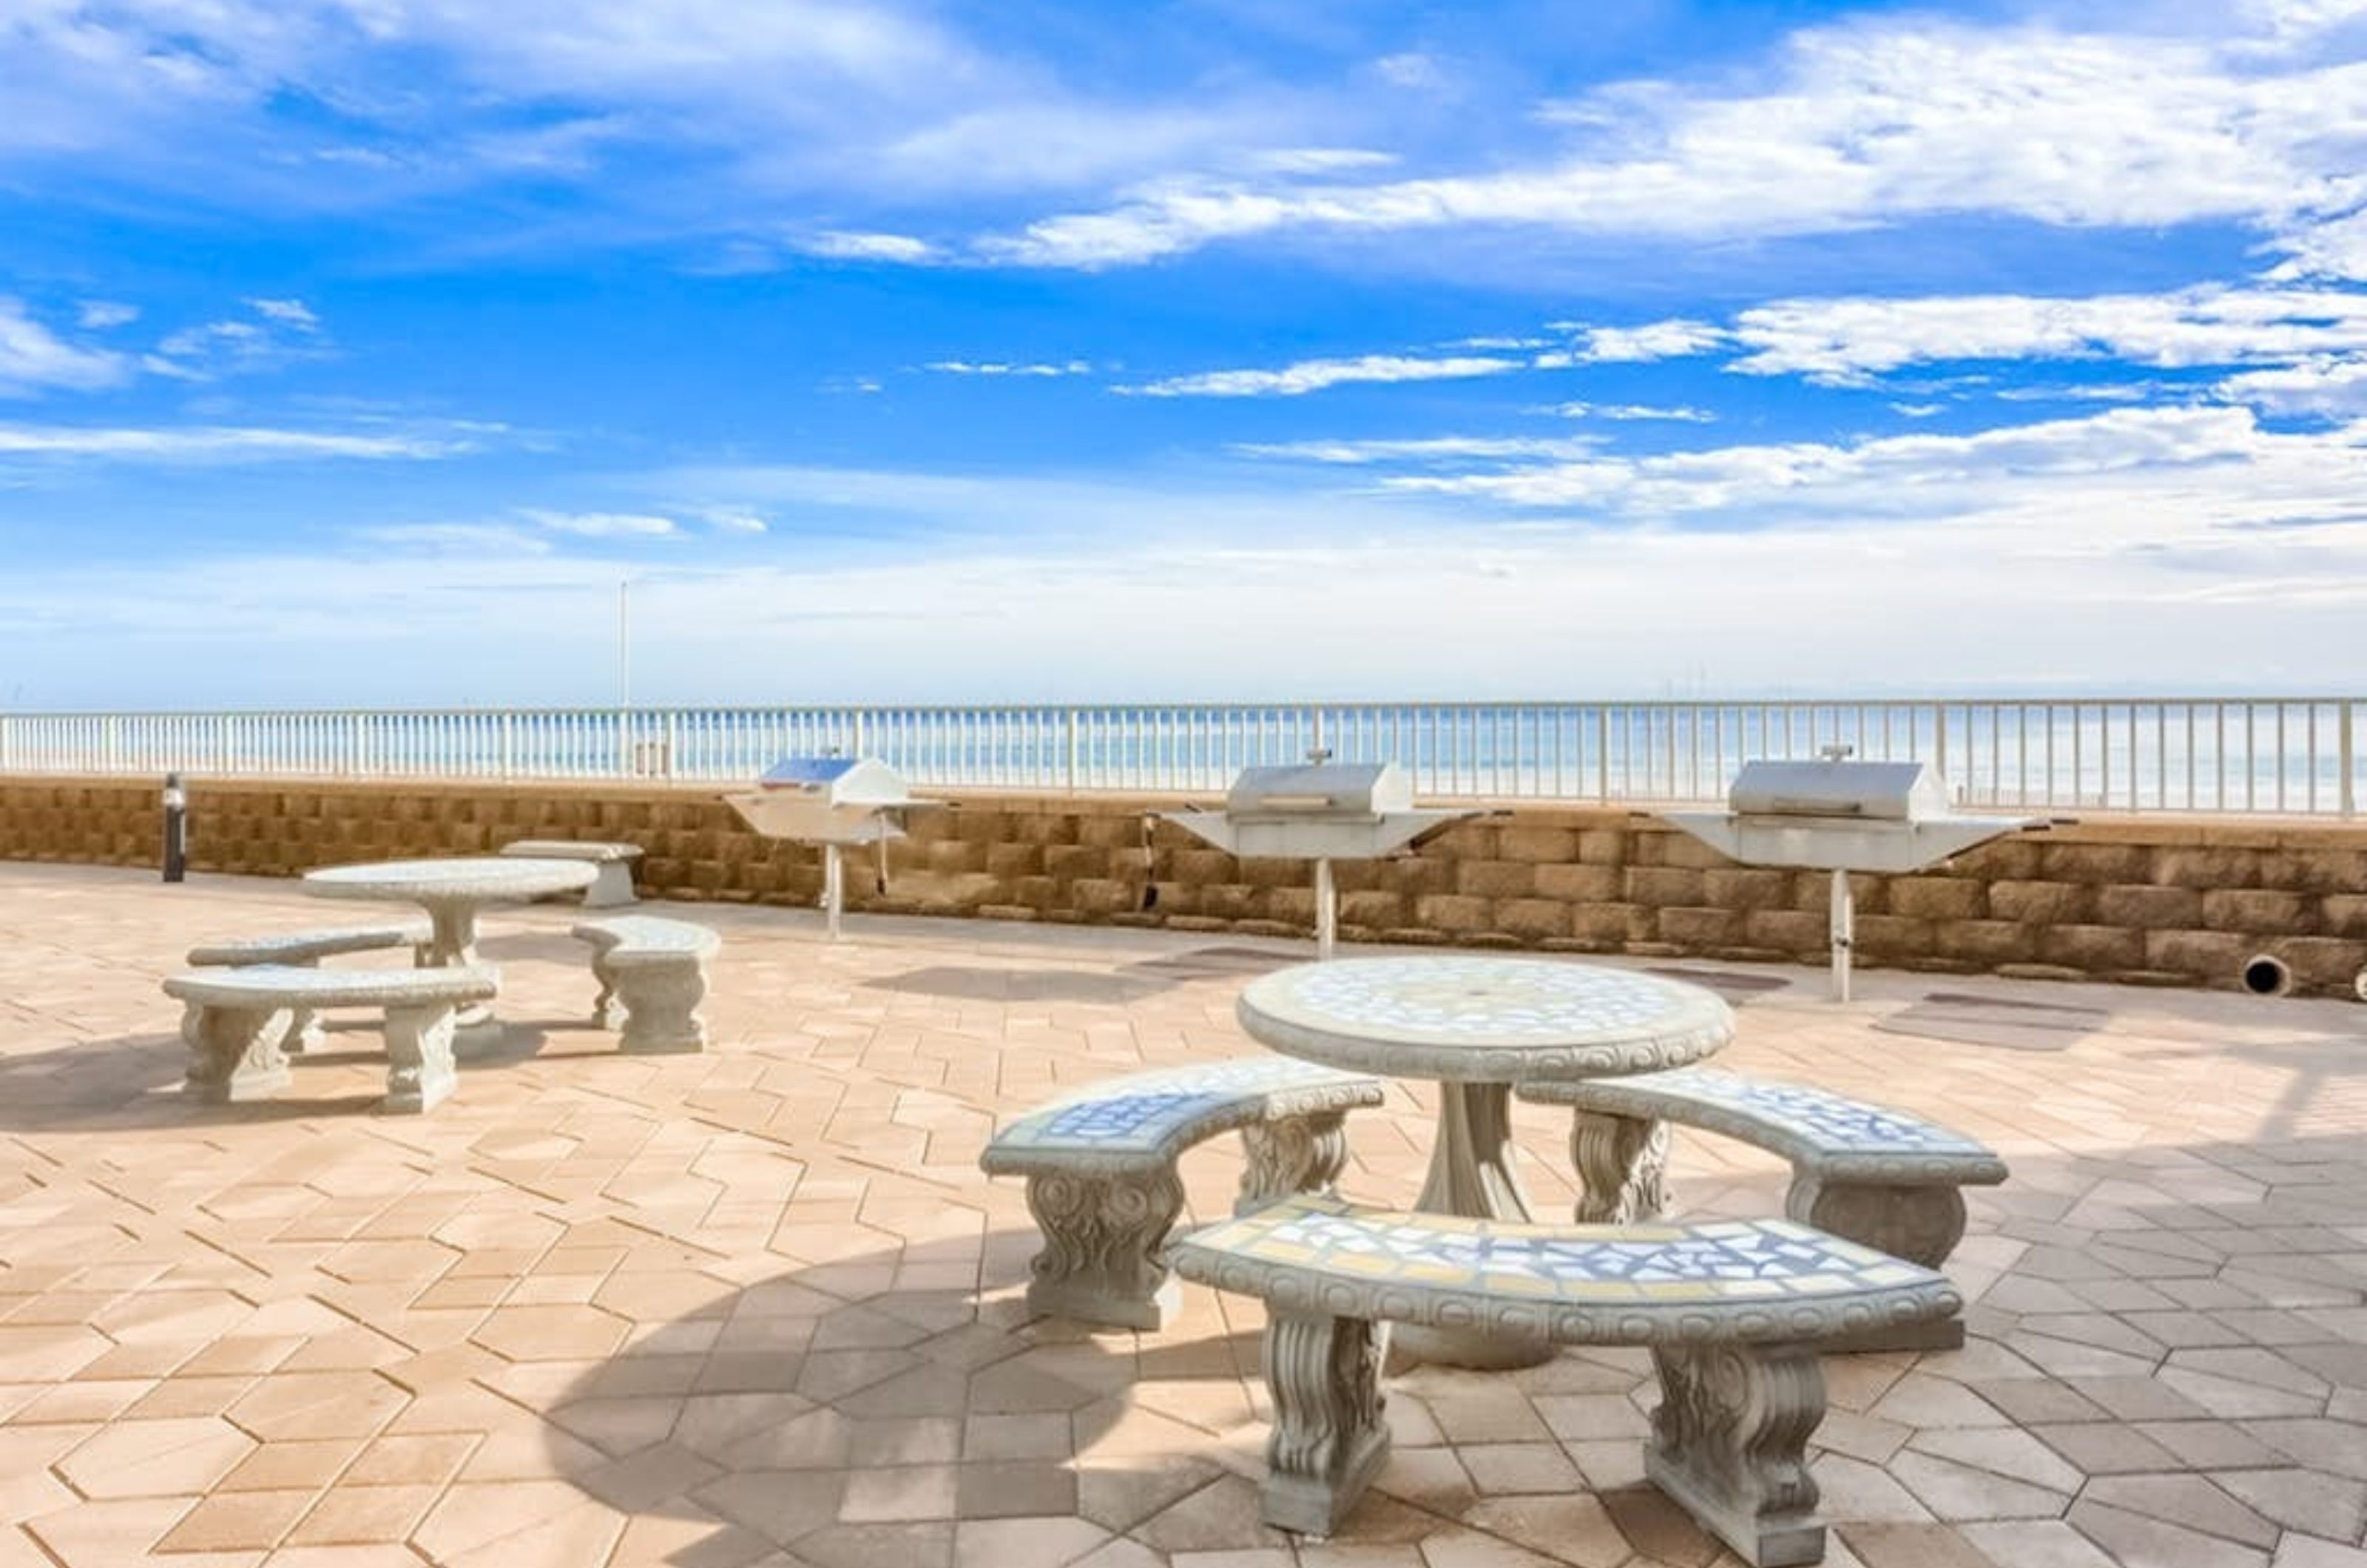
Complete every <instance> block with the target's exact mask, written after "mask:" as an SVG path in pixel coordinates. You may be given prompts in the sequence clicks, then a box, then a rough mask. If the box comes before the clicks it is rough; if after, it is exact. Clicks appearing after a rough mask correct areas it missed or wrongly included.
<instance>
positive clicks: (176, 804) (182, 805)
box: [164, 773, 189, 882]
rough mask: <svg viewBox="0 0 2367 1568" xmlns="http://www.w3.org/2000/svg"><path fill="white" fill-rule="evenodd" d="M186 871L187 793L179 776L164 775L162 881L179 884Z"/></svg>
mask: <svg viewBox="0 0 2367 1568" xmlns="http://www.w3.org/2000/svg"><path fill="white" fill-rule="evenodd" d="M188 868H189V792H188V791H187V790H186V789H183V788H182V787H181V775H180V774H178V773H166V774H165V775H164V880H165V881H167V882H178V881H180V880H181V878H182V875H183V874H185V873H186V872H187V870H188Z"/></svg>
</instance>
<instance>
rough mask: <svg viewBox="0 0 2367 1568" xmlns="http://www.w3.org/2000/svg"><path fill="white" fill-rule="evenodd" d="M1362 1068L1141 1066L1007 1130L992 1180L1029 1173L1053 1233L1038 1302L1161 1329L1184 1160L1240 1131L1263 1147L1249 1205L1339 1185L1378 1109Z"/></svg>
mask: <svg viewBox="0 0 2367 1568" xmlns="http://www.w3.org/2000/svg"><path fill="white" fill-rule="evenodd" d="M1380 1102H1381V1085H1380V1081H1379V1080H1378V1079H1376V1078H1372V1077H1366V1076H1365V1075H1364V1074H1362V1073H1343V1072H1341V1071H1340V1070H1338V1069H1337V1068H1334V1067H1324V1066H1316V1065H1315V1064H1314V1063H1312V1062H1301V1061H1296V1060H1294V1059H1292V1058H1290V1057H1288V1056H1248V1057H1242V1058H1240V1059H1239V1060H1236V1061H1228V1062H1204V1063H1197V1064H1195V1065H1193V1066H1182V1067H1164V1068H1161V1069H1158V1070H1156V1071H1153V1072H1147V1073H1135V1074H1132V1075H1130V1076H1128V1077H1120V1078H1112V1079H1110V1080H1108V1081H1107V1082H1104V1083H1098V1084H1094V1085H1093V1086H1092V1087H1091V1088H1090V1089H1085V1090H1083V1091H1082V1092H1080V1093H1078V1094H1075V1095H1072V1096H1070V1097H1069V1098H1068V1099H1065V1100H1060V1101H1059V1102H1057V1103H1055V1104H1053V1105H1049V1106H1047V1107H1045V1108H1044V1109H1043V1110H1041V1111H1033V1112H1030V1113H1029V1114H1028V1115H1026V1116H1023V1117H1021V1118H1020V1119H1019V1120H1018V1121H1016V1122H1012V1123H1011V1124H1010V1125H1008V1126H1006V1127H1004V1128H1003V1129H1002V1131H1001V1132H999V1133H997V1134H995V1135H994V1137H993V1139H992V1141H991V1142H990V1143H989V1144H988V1145H986V1149H985V1152H984V1153H982V1154H980V1156H979V1159H978V1163H979V1166H980V1168H981V1169H983V1170H984V1171H985V1172H986V1173H987V1174H988V1175H990V1176H1025V1178H1026V1179H1027V1208H1028V1212H1029V1213H1032V1214H1034V1215H1035V1216H1036V1228H1037V1229H1039V1230H1040V1231H1042V1232H1043V1234H1044V1249H1043V1250H1042V1251H1041V1252H1039V1253H1037V1254H1036V1258H1035V1261H1034V1263H1033V1264H1032V1265H1031V1269H1032V1273H1033V1278H1032V1279H1031V1280H1029V1282H1028V1286H1027V1305H1028V1307H1029V1309H1030V1310H1031V1311H1034V1312H1036V1313H1038V1314H1044V1315H1046V1316H1052V1317H1072V1318H1077V1319H1080V1320H1082V1321H1083V1322H1086V1323H1097V1324H1103V1325H1107V1326H1109V1327H1112V1328H1151V1329H1156V1328H1161V1327H1164V1326H1165V1325H1166V1324H1167V1323H1168V1321H1169V1320H1170V1319H1171V1318H1172V1317H1173V1316H1174V1314H1175V1304H1176V1296H1177V1291H1176V1286H1175V1281H1174V1280H1172V1279H1170V1278H1169V1277H1168V1272H1167V1265H1166V1263H1165V1261H1164V1260H1163V1259H1162V1258H1161V1255H1160V1248H1161V1245H1162V1244H1163V1243H1164V1242H1165V1241H1166V1239H1167V1233H1168V1231H1169V1230H1170V1229H1171V1228H1172V1227H1173V1225H1174V1224H1175V1216H1176V1215H1177V1214H1179V1213H1182V1212H1183V1182H1182V1181H1180V1180H1179V1179H1177V1177H1176V1174H1175V1162H1176V1160H1177V1158H1178V1157H1179V1156H1182V1154H1183V1151H1184V1150H1185V1149H1188V1148H1190V1147H1192V1146H1193V1145H1195V1144H1199V1143H1204V1142H1206V1140H1207V1139H1210V1138H1213V1137H1216V1136H1217V1135H1218V1134H1224V1133H1232V1132H1238V1133H1240V1134H1241V1143H1242V1145H1243V1147H1244V1149H1245V1151H1246V1153H1247V1154H1248V1156H1249V1168H1248V1169H1247V1170H1245V1171H1243V1172H1242V1173H1241V1187H1240V1196H1238V1197H1237V1198H1236V1199H1235V1200H1234V1202H1233V1211H1234V1213H1249V1212H1251V1211H1252V1210H1255V1209H1256V1208H1258V1207H1260V1206H1261V1205H1263V1204H1265V1203H1269V1202H1272V1201H1274V1200H1275V1199H1276V1198H1280V1197H1283V1196H1285V1195H1287V1194H1289V1193H1293V1192H1314V1191H1322V1190H1329V1189H1330V1187H1331V1183H1332V1182H1334V1181H1336V1180H1337V1179H1339V1176H1340V1168H1341V1167H1342V1165H1344V1164H1346V1163H1347V1158H1348V1136H1347V1131H1346V1128H1345V1126H1344V1122H1345V1121H1346V1118H1347V1114H1348V1112H1349V1111H1352V1110H1354V1109H1355V1108H1356V1107H1358V1106H1366V1105H1378V1104H1379V1103H1380Z"/></svg>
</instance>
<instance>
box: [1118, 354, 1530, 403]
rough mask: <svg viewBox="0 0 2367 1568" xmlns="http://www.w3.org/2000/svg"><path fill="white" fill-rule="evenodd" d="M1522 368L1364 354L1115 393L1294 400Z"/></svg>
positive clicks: (1470, 358)
mask: <svg viewBox="0 0 2367 1568" xmlns="http://www.w3.org/2000/svg"><path fill="white" fill-rule="evenodd" d="M1526 367H1527V362H1526V361H1524V360H1519V359H1506V358H1502V357H1501V356H1498V355H1451V356H1448V357H1445V358H1438V359H1424V358H1418V357H1415V356H1413V355H1399V354H1367V355H1360V356H1358V357H1356V358H1353V359H1307V360H1301V361H1300V362H1299V363H1297V364H1296V365H1285V366H1284V367H1282V368H1280V369H1278V370H1206V371H1201V372H1199V373H1198V374H1196V375H1191V376H1171V377H1168V378H1165V379H1164V380H1159V381H1150V382H1145V383H1143V384H1142V385H1140V386H1135V387H1120V388H1118V389H1117V390H1118V391H1121V392H1127V393H1132V394H1136V395H1138V396H1141V397H1147V398H1296V397H1301V396H1304V395H1305V394H1307V393H1308V392H1319V391H1321V390H1323V389H1325V388H1327V387H1340V386H1347V385H1350V384H1352V383H1357V382H1393V381H1458V380H1467V379H1469V378H1472V377H1475V376H1501V375H1502V374H1504V373H1505V372H1506V371H1509V370H1520V369H1524V368H1526Z"/></svg>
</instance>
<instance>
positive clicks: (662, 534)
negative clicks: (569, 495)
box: [518, 508, 682, 539]
mask: <svg viewBox="0 0 2367 1568" xmlns="http://www.w3.org/2000/svg"><path fill="white" fill-rule="evenodd" d="M518 515H520V516H521V517H524V518H526V519H527V521H528V522H531V523H533V524H534V525H536V526H538V527H540V528H545V529H548V530H549V532H551V533H554V534H570V535H573V536H576V537H578V538H584V539H658V538H669V537H672V536H674V535H677V534H679V533H681V532H682V529H681V527H680V526H679V525H676V524H675V522H674V519H673V518H671V517H662V516H659V515H658V514H657V513H644V512H548V511H542V510H539V509H536V508H528V509H527V510H525V511H522V512H520V513H518Z"/></svg>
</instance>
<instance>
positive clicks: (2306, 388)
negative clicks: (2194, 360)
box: [2219, 358, 2367, 419]
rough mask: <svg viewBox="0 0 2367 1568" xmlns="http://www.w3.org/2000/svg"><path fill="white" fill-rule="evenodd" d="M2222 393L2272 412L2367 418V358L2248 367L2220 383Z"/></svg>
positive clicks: (2336, 417)
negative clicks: (2269, 368) (2239, 373)
mask: <svg viewBox="0 0 2367 1568" xmlns="http://www.w3.org/2000/svg"><path fill="white" fill-rule="evenodd" d="M2219 391H2220V393H2221V395H2222V396H2225V397H2228V398H2233V399H2234V400H2237V402H2243V403H2249V404H2251V405H2252V406H2253V407H2254V408H2258V409H2265V410H2267V411H2268V412H2271V413H2282V414H2320V415H2324V416H2326V417H2327V418H2332V419H2360V418H2367V358H2351V359H2331V358H2328V359H2314V360H2311V361H2309V362H2308V363H2306V364H2303V365H2291V366H2286V367H2283V368H2282V369H2277V370H2248V371H2246V372H2245V373H2244V374H2242V375H2240V376H2231V377H2229V378H2227V379H2226V380H2225V381H2222V382H2221V383H2219Z"/></svg>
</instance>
